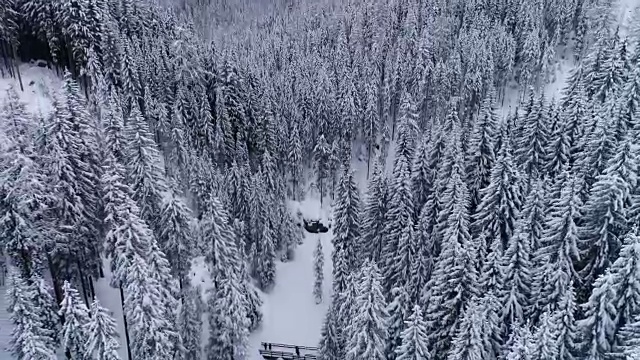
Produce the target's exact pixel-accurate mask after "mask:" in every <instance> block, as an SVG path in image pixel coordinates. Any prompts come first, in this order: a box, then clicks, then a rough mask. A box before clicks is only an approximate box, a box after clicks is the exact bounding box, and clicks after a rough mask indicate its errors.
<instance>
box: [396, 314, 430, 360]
mask: <svg viewBox="0 0 640 360" xmlns="http://www.w3.org/2000/svg"><path fill="white" fill-rule="evenodd" d="M396 355H397V356H396V360H429V359H431V354H430V353H429V349H428V348H427V324H426V323H425V322H424V319H423V317H422V310H421V309H420V306H418V305H415V306H414V307H413V311H412V313H411V315H410V316H409V319H408V321H406V326H405V330H404V331H403V332H402V344H401V345H400V347H399V348H397V349H396Z"/></svg>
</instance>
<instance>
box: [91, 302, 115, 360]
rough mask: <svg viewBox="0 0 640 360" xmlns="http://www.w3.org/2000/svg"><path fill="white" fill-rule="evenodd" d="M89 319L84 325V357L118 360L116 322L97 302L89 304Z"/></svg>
mask: <svg viewBox="0 0 640 360" xmlns="http://www.w3.org/2000/svg"><path fill="white" fill-rule="evenodd" d="M89 314H90V319H89V321H88V322H87V323H86V324H85V325H84V326H85V332H86V334H87V347H86V355H87V357H88V358H89V359H94V360H120V356H119V355H118V348H119V347H120V345H119V344H118V340H117V337H118V332H117V330H116V322H115V320H114V319H113V317H111V315H110V314H109V313H108V310H107V309H105V308H104V307H102V306H101V305H100V302H99V301H98V300H94V301H93V302H92V303H91V308H90V309H89Z"/></svg>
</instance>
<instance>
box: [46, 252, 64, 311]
mask: <svg viewBox="0 0 640 360" xmlns="http://www.w3.org/2000/svg"><path fill="white" fill-rule="evenodd" d="M47 262H48V263H49V273H50V274H51V282H52V283H53V292H54V295H55V296H56V303H58V304H60V303H61V302H62V292H61V291H60V284H59V282H58V274H57V269H56V267H55V266H54V265H53V261H51V256H50V255H49V254H47Z"/></svg>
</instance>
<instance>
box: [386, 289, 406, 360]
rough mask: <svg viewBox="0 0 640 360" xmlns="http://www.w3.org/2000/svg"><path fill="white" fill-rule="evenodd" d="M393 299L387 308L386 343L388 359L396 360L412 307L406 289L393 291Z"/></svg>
mask: <svg viewBox="0 0 640 360" xmlns="http://www.w3.org/2000/svg"><path fill="white" fill-rule="evenodd" d="M391 299H392V300H391V302H390V303H389V305H388V306H387V313H388V314H389V320H388V322H387V327H388V330H387V332H388V339H387V342H386V344H387V347H386V356H387V359H395V358H396V356H397V352H396V350H397V349H398V348H399V347H400V346H401V345H402V332H403V331H404V329H405V322H406V321H407V319H408V318H409V311H410V309H409V307H410V306H411V305H410V304H411V301H410V299H409V294H407V290H405V288H404V287H395V288H393V289H391Z"/></svg>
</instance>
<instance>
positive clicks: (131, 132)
mask: <svg viewBox="0 0 640 360" xmlns="http://www.w3.org/2000/svg"><path fill="white" fill-rule="evenodd" d="M125 138H126V141H127V147H126V149H125V156H126V157H127V159H128V161H127V180H128V183H129V184H130V186H131V189H132V190H133V198H134V200H135V201H136V202H137V203H138V207H139V208H140V217H141V218H142V219H143V220H145V221H146V222H147V224H148V225H149V227H151V228H152V229H153V230H154V233H155V234H159V233H160V231H159V230H158V229H159V226H160V224H159V221H158V220H159V219H160V218H161V206H162V198H163V193H164V192H165V191H166V184H165V183H164V178H163V174H162V169H161V167H160V154H159V152H158V150H157V147H156V144H155V142H154V140H153V137H152V135H151V133H150V131H149V127H148V125H147V122H146V121H145V119H144V118H143V117H142V114H141V113H140V109H139V108H138V106H137V104H134V106H133V108H132V109H131V113H130V114H129V118H128V119H127V123H126V126H125Z"/></svg>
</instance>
